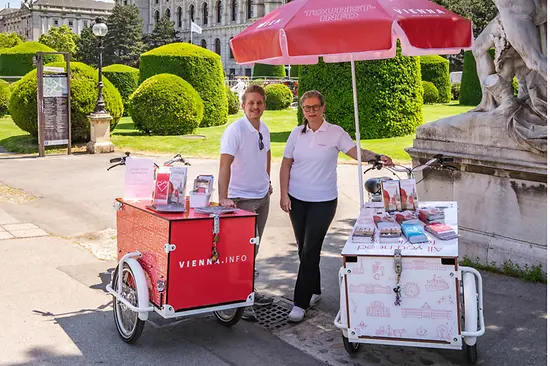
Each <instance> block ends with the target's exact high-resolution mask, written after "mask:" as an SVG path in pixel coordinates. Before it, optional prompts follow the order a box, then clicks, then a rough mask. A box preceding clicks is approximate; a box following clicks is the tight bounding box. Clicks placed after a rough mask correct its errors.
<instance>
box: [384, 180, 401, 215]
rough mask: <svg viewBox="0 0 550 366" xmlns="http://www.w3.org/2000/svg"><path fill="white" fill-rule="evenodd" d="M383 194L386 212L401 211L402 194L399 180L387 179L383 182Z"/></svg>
mask: <svg viewBox="0 0 550 366" xmlns="http://www.w3.org/2000/svg"><path fill="white" fill-rule="evenodd" d="M382 195H383V197H384V208H385V209H386V212H394V211H401V195H400V193H399V181H397V180H385V181H383V182H382Z"/></svg>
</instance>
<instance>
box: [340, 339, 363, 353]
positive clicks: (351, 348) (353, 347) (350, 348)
mask: <svg viewBox="0 0 550 366" xmlns="http://www.w3.org/2000/svg"><path fill="white" fill-rule="evenodd" d="M342 341H343V342H344V348H345V349H346V352H347V353H349V354H350V355H353V354H355V353H357V351H359V343H353V342H350V341H349V339H348V337H346V336H345V335H343V334H342Z"/></svg>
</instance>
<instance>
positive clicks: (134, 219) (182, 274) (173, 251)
mask: <svg viewBox="0 0 550 366" xmlns="http://www.w3.org/2000/svg"><path fill="white" fill-rule="evenodd" d="M128 159H132V158H131V157H130V154H129V153H126V154H125V155H124V156H122V157H120V158H116V159H112V160H111V163H114V164H115V165H113V166H111V167H109V169H111V168H113V167H115V166H119V165H127V164H128V161H129V160H128ZM174 163H183V164H187V163H186V162H185V160H184V159H183V158H182V157H181V156H179V155H176V156H175V157H174V159H171V160H169V161H167V162H166V163H165V164H164V165H163V166H161V167H158V166H156V164H155V166H156V168H154V169H150V170H149V171H148V172H149V173H151V174H153V175H155V176H157V175H160V173H157V170H158V171H159V172H160V171H161V169H157V168H162V167H164V168H163V169H164V171H166V170H167V169H166V167H169V166H171V165H172V164H174ZM152 165H153V163H152V161H151V167H152ZM151 181H153V182H154V180H151ZM156 182H160V179H157V180H156ZM162 183H163V184H162V187H159V186H158V184H156V183H155V189H156V190H158V189H163V188H166V189H168V185H166V184H164V181H163V182H162ZM169 184H171V182H169ZM150 192H151V194H150V195H149V197H148V198H147V199H140V200H133V199H123V198H117V199H116V201H115V204H114V206H115V209H116V216H117V253H118V256H117V259H118V266H117V268H116V269H115V271H114V272H113V277H112V281H111V283H110V284H109V285H107V287H106V288H107V291H108V292H109V293H110V294H112V295H113V314H114V319H115V324H116V327H117V330H118V333H119V335H120V336H121V337H122V339H123V340H124V341H125V342H127V343H133V342H135V341H136V340H137V339H138V338H139V336H140V335H141V332H142V331H143V327H144V324H145V321H146V320H147V319H148V316H149V313H151V312H155V313H157V314H159V315H160V316H161V317H163V318H165V319H173V318H176V317H178V318H179V317H182V316H191V315H196V314H202V313H207V312H214V315H215V317H216V319H217V320H219V321H220V322H221V323H222V324H224V325H226V326H232V325H234V324H236V323H237V322H238V321H239V320H240V319H241V316H242V313H243V311H244V307H246V306H251V305H253V303H254V249H255V245H256V244H257V243H258V240H257V238H256V214H254V213H251V212H247V211H243V210H238V209H226V208H223V207H219V206H215V205H211V206H209V207H186V206H184V207H182V208H181V209H178V211H179V212H164V211H163V210H160V209H158V207H157V208H155V206H154V202H153V186H151V187H150ZM155 192H156V191H155Z"/></svg>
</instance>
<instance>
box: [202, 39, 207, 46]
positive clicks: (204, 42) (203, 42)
mask: <svg viewBox="0 0 550 366" xmlns="http://www.w3.org/2000/svg"><path fill="white" fill-rule="evenodd" d="M201 47H202V48H207V47H206V39H203V40H202V41H201Z"/></svg>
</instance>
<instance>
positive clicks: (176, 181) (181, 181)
mask: <svg viewBox="0 0 550 366" xmlns="http://www.w3.org/2000/svg"><path fill="white" fill-rule="evenodd" d="M186 186H187V167H183V166H174V167H172V169H171V170H170V191H169V192H168V203H173V204H178V205H184V204H185V190H186Z"/></svg>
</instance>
